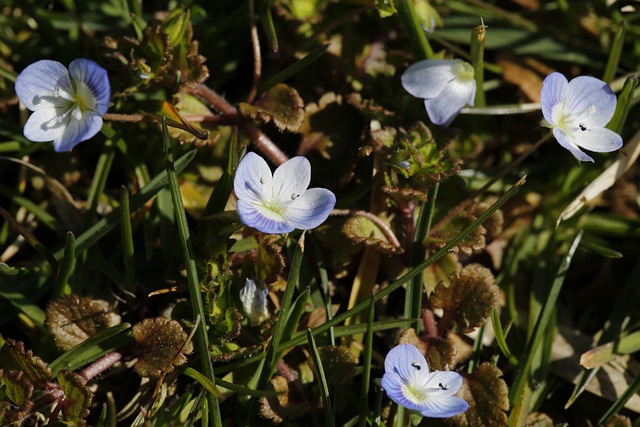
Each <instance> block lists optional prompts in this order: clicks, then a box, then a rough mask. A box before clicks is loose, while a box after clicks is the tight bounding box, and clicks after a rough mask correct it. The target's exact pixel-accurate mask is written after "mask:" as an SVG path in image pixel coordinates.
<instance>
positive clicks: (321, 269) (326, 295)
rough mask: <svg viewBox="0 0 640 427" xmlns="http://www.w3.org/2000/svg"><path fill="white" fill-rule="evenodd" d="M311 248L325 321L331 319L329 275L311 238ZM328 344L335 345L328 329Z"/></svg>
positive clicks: (316, 243)
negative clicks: (318, 280)
mask: <svg viewBox="0 0 640 427" xmlns="http://www.w3.org/2000/svg"><path fill="white" fill-rule="evenodd" d="M309 240H310V241H311V247H312V248H313V257H314V259H315V264H317V266H318V276H320V283H319V285H320V293H321V294H322V299H323V300H324V309H325V312H326V319H327V321H329V320H331V319H332V318H333V307H331V293H330V291H329V275H328V273H327V267H326V265H325V262H324V257H323V256H322V250H321V249H320V245H318V241H317V239H316V238H315V237H313V236H312V238H311V239H309ZM329 342H330V343H331V345H336V336H335V333H334V330H333V328H330V329H329Z"/></svg>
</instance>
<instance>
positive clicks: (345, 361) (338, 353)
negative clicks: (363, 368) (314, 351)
mask: <svg viewBox="0 0 640 427" xmlns="http://www.w3.org/2000/svg"><path fill="white" fill-rule="evenodd" d="M318 353H319V354H320V360H321V361H322V367H323V368H324V374H325V377H326V380H327V384H329V385H337V384H341V383H343V382H345V381H346V380H347V379H348V378H351V377H353V376H354V375H355V374H356V368H357V367H358V357H357V356H356V355H355V354H353V353H352V352H351V351H349V348H348V347H344V346H338V345H328V346H325V347H320V348H319V349H318Z"/></svg>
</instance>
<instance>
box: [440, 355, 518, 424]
mask: <svg viewBox="0 0 640 427" xmlns="http://www.w3.org/2000/svg"><path fill="white" fill-rule="evenodd" d="M463 376H464V382H463V383H462V387H460V391H458V396H460V397H462V398H463V399H464V400H466V401H467V403H468V404H469V409H467V411H466V412H464V413H462V414H460V415H456V416H455V417H453V418H450V419H449V421H450V422H451V423H452V424H453V425H455V426H458V427H483V426H506V425H507V415H506V413H505V411H507V410H508V409H509V396H508V389H507V384H506V383H505V382H504V380H503V379H502V372H501V371H500V369H498V368H497V367H495V366H493V365H491V364H490V363H486V362H485V363H482V364H481V365H480V366H478V369H476V370H475V372H473V373H472V374H463Z"/></svg>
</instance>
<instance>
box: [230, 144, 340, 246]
mask: <svg viewBox="0 0 640 427" xmlns="http://www.w3.org/2000/svg"><path fill="white" fill-rule="evenodd" d="M310 181H311V165H310V164H309V161H308V160H307V159H306V158H305V157H294V158H292V159H290V160H288V161H286V162H284V163H283V164H282V165H280V166H279V167H278V169H276V171H275V173H274V174H273V175H272V174H271V169H269V165H267V162H266V161H265V160H264V159H263V158H262V157H260V156H258V155H257V154H255V153H248V154H247V155H246V156H245V157H244V158H243V159H242V161H241V162H240V164H239V165H238V169H237V170H236V176H235V178H234V181H233V188H234V191H235V193H236V196H237V197H238V202H237V204H236V208H237V209H238V215H239V216H240V221H242V223H243V224H244V225H247V226H249V227H253V228H255V229H257V230H259V231H262V232H263V233H270V234H281V233H288V232H291V231H293V230H295V229H296V228H297V229H300V230H309V229H312V228H315V227H317V226H319V225H320V224H322V223H323V222H324V221H325V220H326V219H327V217H328V216H329V213H330V212H331V210H332V209H333V207H334V206H335V204H336V196H335V195H334V194H333V193H332V192H331V191H329V190H327V189H325V188H311V189H307V187H308V186H309V182H310Z"/></svg>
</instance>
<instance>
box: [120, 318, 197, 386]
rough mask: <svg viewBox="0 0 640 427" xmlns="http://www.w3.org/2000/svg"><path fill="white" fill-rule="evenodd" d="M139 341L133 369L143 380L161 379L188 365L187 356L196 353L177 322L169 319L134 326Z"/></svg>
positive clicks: (135, 337)
mask: <svg viewBox="0 0 640 427" xmlns="http://www.w3.org/2000/svg"><path fill="white" fill-rule="evenodd" d="M132 332H133V338H134V340H135V341H136V345H135V347H134V354H135V355H136V357H137V358H138V360H137V362H136V364H135V365H134V369H135V370H136V372H137V373H138V374H139V375H140V376H142V377H149V376H152V377H158V376H160V375H162V374H163V373H166V372H170V371H172V370H173V368H174V367H176V366H180V365H182V364H184V363H185V362H186V361H187V357H186V356H185V355H187V354H191V353H192V352H193V344H192V343H191V341H187V338H188V337H187V334H186V333H185V331H184V330H183V329H182V326H180V323H178V322H177V321H175V320H169V319H167V318H166V317H155V318H151V319H144V320H143V321H142V322H140V323H137V324H136V325H134V327H133V329H132Z"/></svg>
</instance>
